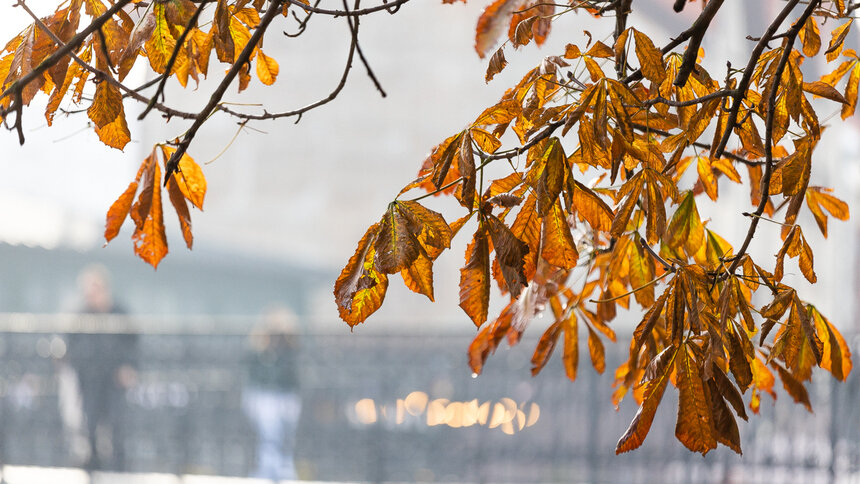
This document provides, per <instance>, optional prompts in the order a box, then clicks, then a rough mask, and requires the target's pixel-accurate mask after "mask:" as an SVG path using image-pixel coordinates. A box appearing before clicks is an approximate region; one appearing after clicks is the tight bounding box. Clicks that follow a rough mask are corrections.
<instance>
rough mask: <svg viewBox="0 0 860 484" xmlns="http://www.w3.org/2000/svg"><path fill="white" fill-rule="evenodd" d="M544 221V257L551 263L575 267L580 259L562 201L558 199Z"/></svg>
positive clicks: (564, 266)
mask: <svg viewBox="0 0 860 484" xmlns="http://www.w3.org/2000/svg"><path fill="white" fill-rule="evenodd" d="M543 221H544V237H545V238H544V247H543V252H542V255H543V258H544V259H545V260H546V261H547V262H549V263H550V264H552V265H554V266H557V267H561V268H562V269H573V268H574V267H576V261H577V260H578V259H579V253H578V252H577V251H576V244H575V243H574V242H573V236H572V235H571V234H570V225H568V223H567V217H565V213H564V210H562V208H561V202H560V201H558V200H556V202H555V204H554V205H552V208H551V209H550V210H549V213H547V215H546V217H544V219H543Z"/></svg>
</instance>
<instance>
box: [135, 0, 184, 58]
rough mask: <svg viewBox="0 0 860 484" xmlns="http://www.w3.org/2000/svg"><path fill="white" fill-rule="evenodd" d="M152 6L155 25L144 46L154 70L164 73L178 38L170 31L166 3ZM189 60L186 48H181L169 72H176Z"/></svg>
mask: <svg viewBox="0 0 860 484" xmlns="http://www.w3.org/2000/svg"><path fill="white" fill-rule="evenodd" d="M152 8H153V11H154V12H155V27H154V28H153V30H152V34H151V35H150V37H149V39H147V41H146V43H145V44H144V47H145V49H146V56H147V58H148V59H149V65H150V66H152V70H153V71H155V72H157V73H158V74H163V73H164V71H165V69H167V62H168V61H169V60H170V56H171V55H172V54H173V49H174V48H175V47H176V39H175V38H174V37H173V34H172V33H171V32H170V27H169V25H168V23H167V17H166V15H165V11H164V4H163V3H156V4H154V5H153V6H152ZM187 61H188V60H187V57H186V52H185V49H179V53H178V54H177V56H176V61H175V63H174V64H173V69H172V70H171V71H170V73H169V74H173V73H174V72H176V71H177V70H178V68H179V66H181V65H182V64H184V63H186V62H187Z"/></svg>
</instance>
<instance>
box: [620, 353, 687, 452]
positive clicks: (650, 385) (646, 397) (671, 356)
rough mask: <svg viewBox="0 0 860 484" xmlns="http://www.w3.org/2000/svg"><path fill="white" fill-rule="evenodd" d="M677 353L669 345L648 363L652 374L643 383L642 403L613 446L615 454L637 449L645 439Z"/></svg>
mask: <svg viewBox="0 0 860 484" xmlns="http://www.w3.org/2000/svg"><path fill="white" fill-rule="evenodd" d="M677 354H678V349H677V348H676V347H675V346H669V347H667V348H665V349H664V350H663V351H661V352H660V354H658V355H657V356H655V357H654V359H653V360H652V361H651V363H650V364H649V365H648V367H649V369H651V370H652V374H651V377H650V378H649V379H648V381H647V382H646V383H645V391H644V394H643V398H642V404H641V405H640V406H639V410H637V411H636V415H635V416H634V417H633V421H632V422H630V426H629V427H627V431H625V432H624V435H622V436H621V438H620V439H618V444H617V445H616V446H615V453H616V454H621V453H623V452H628V451H631V450H634V449H637V448H639V446H640V445H642V442H644V441H645V437H646V436H647V435H648V431H649V430H650V429H651V423H652V422H653V421H654V414H655V413H656V412H657V407H658V406H659V405H660V400H661V399H662V398H663V392H664V391H665V390H666V384H667V383H669V376H670V375H671V374H672V369H673V367H674V365H673V363H674V361H675V359H676V358H675V357H676V355H677Z"/></svg>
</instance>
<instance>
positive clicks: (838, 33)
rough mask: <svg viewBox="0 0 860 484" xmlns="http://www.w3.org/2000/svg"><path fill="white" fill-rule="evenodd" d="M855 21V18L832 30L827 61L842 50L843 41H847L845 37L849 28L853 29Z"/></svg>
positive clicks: (831, 59)
mask: <svg viewBox="0 0 860 484" xmlns="http://www.w3.org/2000/svg"><path fill="white" fill-rule="evenodd" d="M853 22H854V19H851V20H849V21H847V22H845V23H844V24H842V25H840V26H839V27H836V28H835V29H833V31H832V32H830V44H829V45H828V46H827V50H826V51H825V54H826V57H827V62H831V61H833V59H836V57H838V56H839V52H840V51H841V50H842V43H843V42H844V41H845V37H846V36H847V35H848V32H849V30H851V24H852V23H853Z"/></svg>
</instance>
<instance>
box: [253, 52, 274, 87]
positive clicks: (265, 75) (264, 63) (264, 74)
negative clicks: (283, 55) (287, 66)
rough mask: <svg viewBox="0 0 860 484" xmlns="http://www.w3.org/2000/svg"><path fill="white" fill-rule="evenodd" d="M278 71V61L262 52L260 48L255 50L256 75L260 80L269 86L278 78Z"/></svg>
mask: <svg viewBox="0 0 860 484" xmlns="http://www.w3.org/2000/svg"><path fill="white" fill-rule="evenodd" d="M279 71H280V68H279V67H278V61H276V60H275V59H272V58H271V57H269V56H267V55H266V54H263V51H262V50H257V77H258V78H259V79H260V82H262V83H263V84H265V85H267V86H271V85H272V84H274V83H275V79H277V78H278V72H279Z"/></svg>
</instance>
